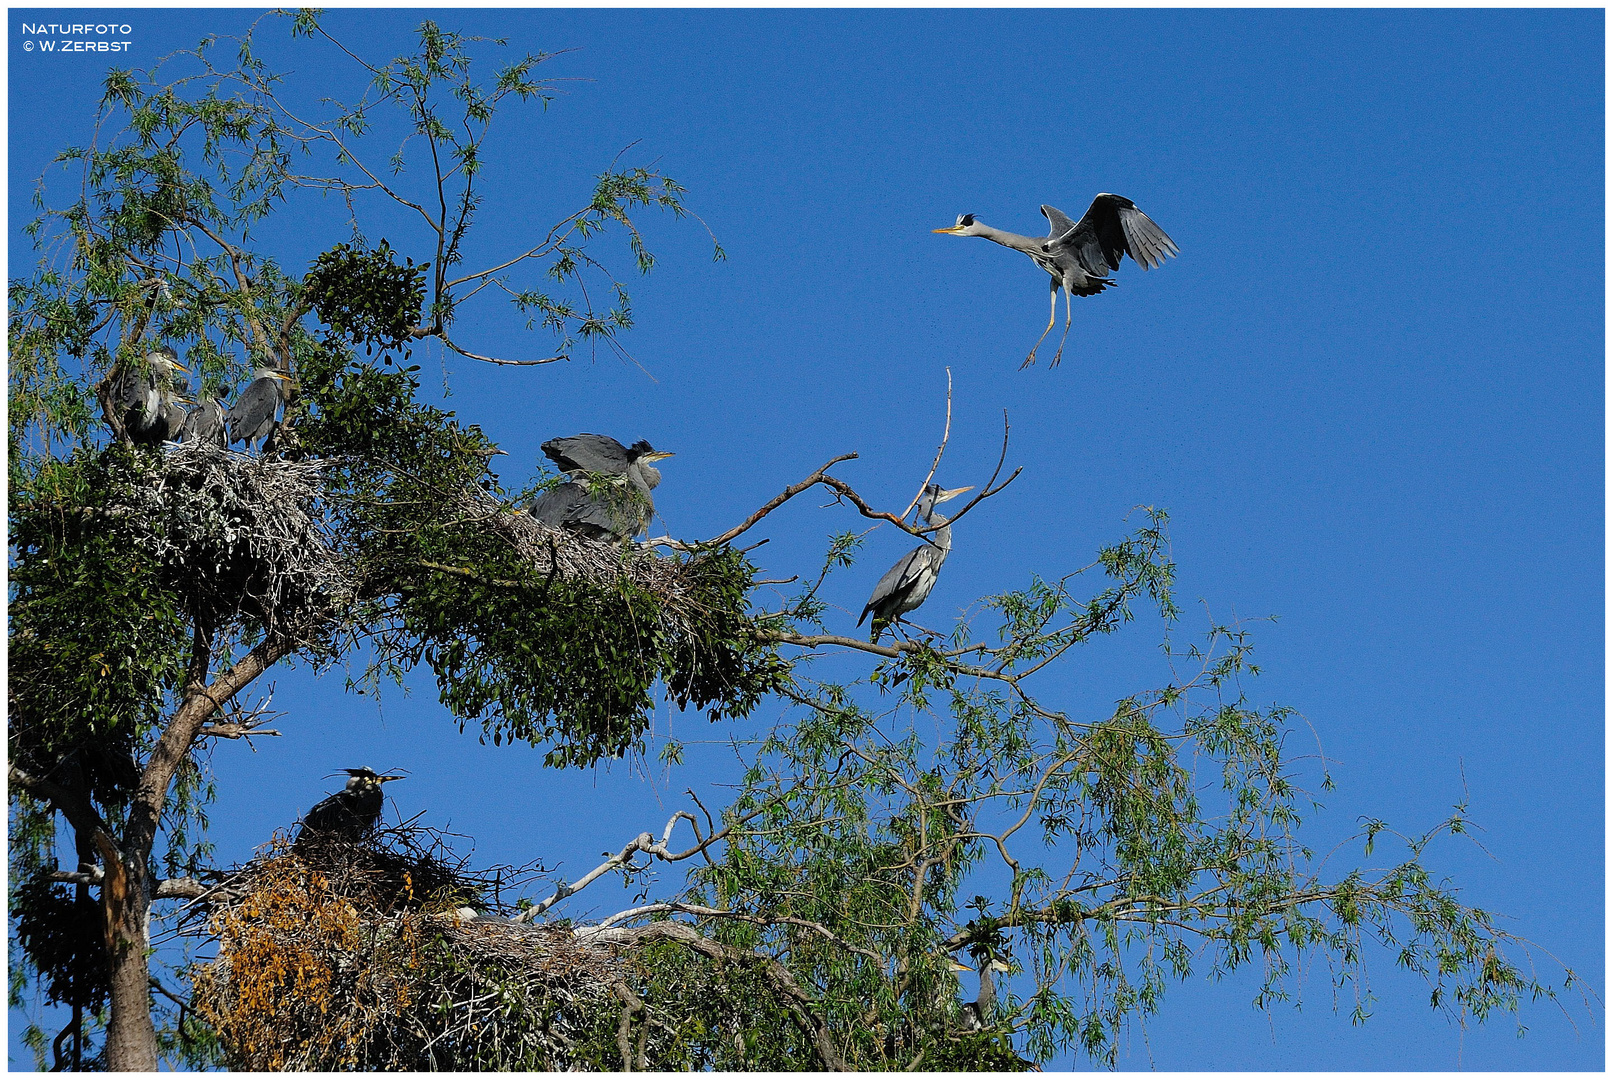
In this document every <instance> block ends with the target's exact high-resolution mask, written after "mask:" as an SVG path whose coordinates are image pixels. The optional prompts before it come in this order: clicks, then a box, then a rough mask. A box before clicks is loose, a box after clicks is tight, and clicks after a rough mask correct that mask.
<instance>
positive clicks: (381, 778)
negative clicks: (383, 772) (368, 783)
mask: <svg viewBox="0 0 1613 1080" xmlns="http://www.w3.org/2000/svg"><path fill="white" fill-rule="evenodd" d="M402 779H404V777H401V776H377V777H376V778H375V782H376V783H378V784H384V783H386V782H387V781H388V780H402Z"/></svg>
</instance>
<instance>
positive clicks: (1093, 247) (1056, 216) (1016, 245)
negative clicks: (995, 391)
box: [932, 192, 1178, 368]
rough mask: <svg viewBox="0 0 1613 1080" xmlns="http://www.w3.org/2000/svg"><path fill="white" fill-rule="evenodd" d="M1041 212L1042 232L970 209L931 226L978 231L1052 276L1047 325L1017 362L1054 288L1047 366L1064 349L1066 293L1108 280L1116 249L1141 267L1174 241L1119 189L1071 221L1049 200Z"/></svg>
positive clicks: (1091, 290) (1082, 292) (1165, 254)
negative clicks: (995, 221)
mask: <svg viewBox="0 0 1613 1080" xmlns="http://www.w3.org/2000/svg"><path fill="white" fill-rule="evenodd" d="M1042 215H1043V216H1044V217H1046V218H1047V223H1048V226H1049V228H1048V233H1047V236H1046V237H1042V238H1038V237H1034V236H1020V235H1019V234H1018V233H1011V232H1005V231H1003V230H1002V229H994V228H992V227H991V226H990V225H987V224H985V223H984V222H982V221H980V220H979V219H977V218H976V217H975V216H974V215H973V214H960V215H958V220H957V223H956V224H955V225H953V226H952V227H951V228H947V229H934V230H932V231H934V232H938V233H946V234H947V235H949V236H980V237H984V238H985V239H987V240H990V241H992V242H993V243H998V244H1001V245H1002V246H1003V247H1008V248H1013V249H1014V250H1015V251H1021V252H1024V253H1025V254H1026V255H1028V256H1030V258H1031V261H1032V262H1034V263H1035V264H1036V265H1037V266H1040V267H1041V268H1042V269H1043V270H1045V271H1047V273H1048V275H1049V276H1050V277H1051V278H1052V281H1051V282H1050V283H1049V293H1048V297H1047V299H1048V313H1047V329H1046V330H1043V331H1042V336H1041V337H1039V338H1037V339H1036V345H1035V346H1033V347H1032V349H1031V352H1030V355H1029V356H1027V357H1026V358H1025V363H1023V364H1021V365H1020V367H1022V368H1023V367H1028V366H1029V365H1030V364H1033V363H1035V362H1036V350H1037V349H1038V348H1041V345H1042V342H1043V341H1046V340H1047V335H1048V332H1049V331H1051V330H1052V329H1053V320H1054V319H1055V317H1056V316H1057V314H1058V302H1059V290H1060V289H1062V290H1063V291H1064V338H1061V339H1060V340H1059V349H1058V352H1057V353H1055V354H1054V356H1053V363H1052V364H1049V365H1048V366H1049V367H1054V366H1056V365H1057V364H1058V362H1059V358H1060V357H1062V356H1063V355H1064V341H1065V339H1067V338H1068V337H1069V336H1070V297H1072V296H1096V295H1097V294H1098V293H1101V292H1102V291H1103V290H1104V289H1107V288H1109V287H1110V286H1112V285H1114V284H1115V282H1113V281H1111V280H1110V279H1109V271H1111V270H1119V269H1120V257H1121V256H1122V255H1130V256H1131V258H1132V261H1134V262H1135V263H1137V265H1139V266H1141V267H1142V268H1143V269H1144V270H1152V269H1155V268H1156V267H1158V266H1160V265H1161V264H1162V263H1164V261H1165V260H1166V259H1167V258H1169V257H1171V256H1173V255H1175V254H1177V252H1178V248H1177V247H1176V242H1175V241H1173V240H1172V239H1171V238H1170V237H1169V236H1166V235H1165V230H1164V229H1161V228H1160V227H1159V226H1158V225H1156V224H1154V221H1153V219H1152V218H1150V217H1149V216H1148V215H1147V214H1145V213H1143V212H1142V211H1141V210H1139V209H1137V204H1136V203H1134V202H1132V201H1131V200H1130V199H1128V198H1126V197H1125V196H1123V195H1110V194H1108V193H1107V192H1105V193H1103V194H1100V195H1099V196H1098V197H1097V198H1095V199H1093V200H1092V205H1091V206H1089V207H1087V212H1086V213H1085V214H1083V215H1082V216H1081V220H1080V221H1071V220H1070V219H1069V217H1068V216H1067V215H1066V214H1065V213H1064V212H1063V211H1062V210H1059V209H1057V208H1055V207H1052V206H1043V207H1042Z"/></svg>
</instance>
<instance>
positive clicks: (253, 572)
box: [108, 443, 353, 635]
mask: <svg viewBox="0 0 1613 1080" xmlns="http://www.w3.org/2000/svg"><path fill="white" fill-rule="evenodd" d="M322 474H323V466H322V465H321V463H320V462H318V461H285V460H281V459H279V458H274V457H252V456H249V455H247V454H241V453H236V452H234V451H232V450H226V449H223V448H221V447H218V446H213V445H207V444H203V443H186V444H180V445H175V444H168V445H167V446H165V447H164V451H163V453H162V455H161V456H160V457H152V458H142V459H139V460H138V462H137V464H136V465H135V466H134V468H133V469H132V471H131V472H130V473H129V474H128V476H127V479H126V481H125V482H124V483H122V484H119V485H116V486H115V487H114V490H113V492H112V500H111V505H110V506H109V508H108V509H109V512H110V513H112V514H113V515H115V516H118V517H121V518H123V519H124V522H125V527H126V528H127V529H128V530H129V531H130V533H131V534H132V535H131V538H132V540H133V542H134V543H135V545H136V546H137V547H139V548H141V549H142V550H144V551H146V552H147V553H149V554H150V555H151V556H152V557H153V558H154V559H155V560H156V561H157V562H158V563H159V564H160V565H161V566H162V567H163V571H164V576H165V577H166V579H167V580H168V583H169V584H170V585H171V586H172V587H173V588H174V589H175V590H176V591H177V592H179V593H180V595H181V596H182V597H184V599H185V602H186V605H187V607H188V608H189V610H190V612H191V613H192V615H193V616H195V617H196V618H197V619H198V620H199V621H201V622H203V623H204V624H210V625H213V626H223V625H225V624H227V623H228V622H230V621H231V620H232V619H234V618H236V617H238V616H240V615H243V614H244V615H247V616H249V617H253V618H256V619H259V620H261V621H262V622H263V623H264V625H265V628H266V629H268V630H270V631H272V632H275V633H281V634H291V635H297V634H299V633H302V632H306V631H307V630H309V629H311V628H314V627H318V626H319V625H321V624H322V623H323V622H324V621H325V618H326V616H327V615H328V614H329V612H331V611H333V610H337V609H339V607H340V606H341V605H342V604H344V603H345V601H346V599H347V598H348V597H350V596H351V595H352V591H353V589H352V582H351V580H350V577H349V574H348V571H347V568H346V566H345V565H344V563H343V561H342V560H341V559H340V558H339V557H338V556H337V554H336V552H335V551H334V550H333V549H332V547H331V545H330V542H329V538H328V537H327V535H326V534H325V531H324V529H323V527H322V524H321V521H320V518H319V516H318V509H317V506H318V499H319V497H320V494H321V492H322V487H323V485H322Z"/></svg>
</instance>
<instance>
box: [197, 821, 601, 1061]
mask: <svg viewBox="0 0 1613 1080" xmlns="http://www.w3.org/2000/svg"><path fill="white" fill-rule="evenodd" d="M391 839H392V840H393V841H394V843H392V844H391V845H390V846H386V847H381V846H377V845H367V844H352V843H346V842H343V841H339V840H333V841H330V842H328V843H324V842H322V843H321V844H319V845H318V846H317V847H308V846H306V845H305V846H299V847H298V848H296V849H293V848H292V847H291V846H290V845H288V844H286V843H285V842H284V841H283V840H281V841H277V842H276V844H275V845H273V846H272V847H271V849H270V850H269V851H268V852H267V853H266V855H265V856H264V857H263V858H260V859H258V860H255V861H254V862H253V863H251V864H249V865H248V866H247V867H245V868H243V870H242V871H240V872H239V873H237V874H236V875H235V877H234V878H233V879H232V880H231V881H230V882H228V883H227V884H226V885H225V886H224V887H223V888H221V889H219V890H218V891H217V892H215V893H214V894H213V895H212V896H211V897H210V898H208V899H207V900H205V901H203V903H205V904H206V905H207V907H208V911H207V930H208V932H209V933H210V934H211V935H212V936H213V937H215V938H216V939H217V941H218V958H217V959H216V960H214V961H212V962H211V963H208V964H205V965H202V966H200V967H199V968H198V969H197V970H196V973H195V979H194V986H195V997H194V1001H195V1005H196V1009H197V1011H198V1012H199V1013H200V1014H201V1015H202V1016H203V1017H205V1018H206V1019H207V1020H208V1021H209V1022H210V1023H212V1024H213V1025H214V1026H215V1027H216V1028H217V1030H218V1032H219V1035H220V1037H221V1038H222V1039H223V1040H224V1043H225V1046H226V1047H227V1049H228V1052H229V1054H230V1058H231V1063H232V1065H234V1066H235V1067H237V1068H245V1069H251V1070H283V1069H298V1070H307V1069H409V1070H423V1069H431V1070H444V1069H456V1068H457V1069H490V1068H507V1069H568V1068H575V1067H583V1068H587V1067H590V1066H592V1067H606V1068H608V1067H611V1066H610V1062H609V1060H608V1059H605V1058H603V1057H601V1056H600V1055H599V1054H598V1052H597V1051H593V1050H588V1049H585V1047H584V1044H587V1046H588V1047H593V1046H595V1045H597V1044H598V1042H599V1040H598V1039H597V1038H596V1037H592V1032H591V1029H592V1028H593V1027H596V1026H597V1025H598V1017H599V1016H600V1015H607V1016H613V1015H614V1007H613V1006H612V1005H611V1002H612V1001H613V1000H614V994H615V989H614V988H615V987H616V986H618V985H622V984H624V978H625V977H626V970H627V963H628V961H627V959H626V958H625V957H624V955H623V951H622V950H621V949H619V948H614V947H611V946H607V945H597V944H589V943H586V942H582V941H579V940H578V939H577V937H576V936H575V935H574V934H573V933H572V932H571V931H570V930H569V929H568V928H566V927H563V926H528V925H518V924H515V923H512V922H510V921H509V920H508V919H504V918H498V917H486V916H471V915H469V913H468V909H466V908H464V907H462V906H461V905H462V904H463V903H465V902H466V901H467V900H468V899H470V898H472V897H475V896H477V895H479V894H480V893H481V892H482V890H483V889H484V888H485V885H486V882H485V881H484V880H483V879H482V878H480V877H478V876H476V875H473V874H468V873H466V872H465V871H464V869H463V865H462V864H458V863H455V862H453V861H451V859H449V858H445V857H444V856H445V855H446V852H445V851H444V850H443V849H442V848H441V847H440V846H436V845H433V846H432V847H430V848H422V847H420V846H418V845H417V844H415V842H414V840H415V834H414V833H410V832H408V831H407V830H405V831H403V832H401V833H394V834H391ZM602 1010H604V1012H603V1013H602ZM596 1057H601V1059H600V1060H598V1061H596V1060H593V1059H594V1058H596Z"/></svg>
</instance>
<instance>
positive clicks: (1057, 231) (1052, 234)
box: [1042, 206, 1075, 240]
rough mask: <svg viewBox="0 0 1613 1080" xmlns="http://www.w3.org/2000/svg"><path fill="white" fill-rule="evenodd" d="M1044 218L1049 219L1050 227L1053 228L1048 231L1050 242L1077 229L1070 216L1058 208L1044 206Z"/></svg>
mask: <svg viewBox="0 0 1613 1080" xmlns="http://www.w3.org/2000/svg"><path fill="white" fill-rule="evenodd" d="M1042 216H1043V217H1045V218H1046V219H1047V223H1048V225H1049V226H1051V227H1050V228H1049V229H1048V230H1047V238H1048V239H1049V240H1053V239H1056V238H1058V237H1060V236H1063V235H1064V234H1065V233H1067V232H1069V231H1070V230H1071V229H1073V228H1075V222H1073V221H1071V220H1070V216H1069V215H1068V214H1066V213H1065V212H1064V211H1063V210H1060V209H1059V208H1058V207H1056V206H1043V207H1042Z"/></svg>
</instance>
